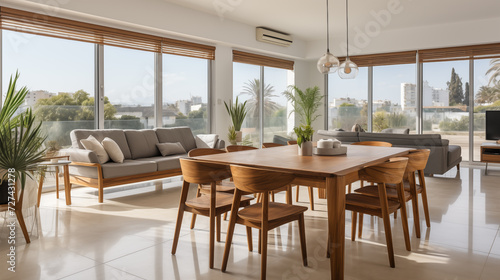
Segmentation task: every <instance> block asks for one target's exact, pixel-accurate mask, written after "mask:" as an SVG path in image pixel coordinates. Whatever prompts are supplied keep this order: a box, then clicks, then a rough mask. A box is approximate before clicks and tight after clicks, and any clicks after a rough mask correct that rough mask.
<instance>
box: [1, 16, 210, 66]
mask: <svg viewBox="0 0 500 280" xmlns="http://www.w3.org/2000/svg"><path fill="white" fill-rule="evenodd" d="M0 27H1V29H5V30H11V31H16V32H24V33H30V34H35V35H42V36H49V37H54V38H61V39H69V40H75V41H82V42H87V43H94V44H103V45H108V46H115V47H122V48H129V49H135V50H142V51H150V52H164V53H169V54H176V55H182V56H189V57H197V58H204V59H212V60H213V59H215V47H213V46H207V45H202V44H196V43H191V42H184V41H179V40H173V39H169V38H163V37H159V36H154V35H149V34H143V33H139V32H133V31H128V30H123V29H118V28H112V27H106V26H101V25H96V24H91V23H86V22H80V21H75V20H70V19H64V18H59V17H53V16H48V15H42V14H37V13H32V12H27V11H22V10H16V9H11V8H6V7H0Z"/></svg>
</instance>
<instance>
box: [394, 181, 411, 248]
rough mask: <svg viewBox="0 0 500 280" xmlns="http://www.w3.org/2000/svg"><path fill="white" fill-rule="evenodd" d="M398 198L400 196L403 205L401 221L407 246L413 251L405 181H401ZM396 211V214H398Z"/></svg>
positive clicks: (400, 202)
mask: <svg viewBox="0 0 500 280" xmlns="http://www.w3.org/2000/svg"><path fill="white" fill-rule="evenodd" d="M398 198H399V204H400V205H401V208H400V210H401V223H402V224H403V233H404V237H405V246H406V250H407V251H411V242H410V230H409V229H408V216H407V213H406V201H405V197H404V185H403V183H400V184H399V185H398ZM396 213H397V211H396V212H394V214H396Z"/></svg>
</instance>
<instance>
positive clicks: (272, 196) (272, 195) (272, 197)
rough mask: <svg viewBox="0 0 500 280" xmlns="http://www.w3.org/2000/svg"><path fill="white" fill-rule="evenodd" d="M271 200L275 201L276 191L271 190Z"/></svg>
mask: <svg viewBox="0 0 500 280" xmlns="http://www.w3.org/2000/svg"><path fill="white" fill-rule="evenodd" d="M271 201H272V202H274V192H271Z"/></svg>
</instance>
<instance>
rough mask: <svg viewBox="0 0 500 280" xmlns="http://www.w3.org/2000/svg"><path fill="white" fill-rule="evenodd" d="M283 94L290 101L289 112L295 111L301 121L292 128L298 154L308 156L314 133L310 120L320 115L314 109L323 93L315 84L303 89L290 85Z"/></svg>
mask: <svg viewBox="0 0 500 280" xmlns="http://www.w3.org/2000/svg"><path fill="white" fill-rule="evenodd" d="M283 94H284V95H285V97H286V98H287V99H288V101H290V102H291V103H292V106H293V110H292V111H291V112H290V114H291V113H293V112H295V113H297V115H298V116H299V120H300V123H301V125H299V126H298V127H295V128H294V132H295V134H296V135H297V145H298V146H299V155H303V156H310V155H312V136H313V134H314V130H313V128H312V122H313V121H314V120H316V119H317V118H318V117H319V116H320V115H319V114H316V111H317V110H318V108H319V107H320V106H321V105H322V100H323V95H321V93H320V90H319V87H317V86H315V87H313V88H307V89H306V90H305V91H302V90H300V89H299V88H298V87H296V86H290V87H289V88H288V90H287V91H285V92H284V93H283Z"/></svg>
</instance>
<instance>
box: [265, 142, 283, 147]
mask: <svg viewBox="0 0 500 280" xmlns="http://www.w3.org/2000/svg"><path fill="white" fill-rule="evenodd" d="M274 147H283V145H281V144H278V143H273V142H266V143H262V148H274Z"/></svg>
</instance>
